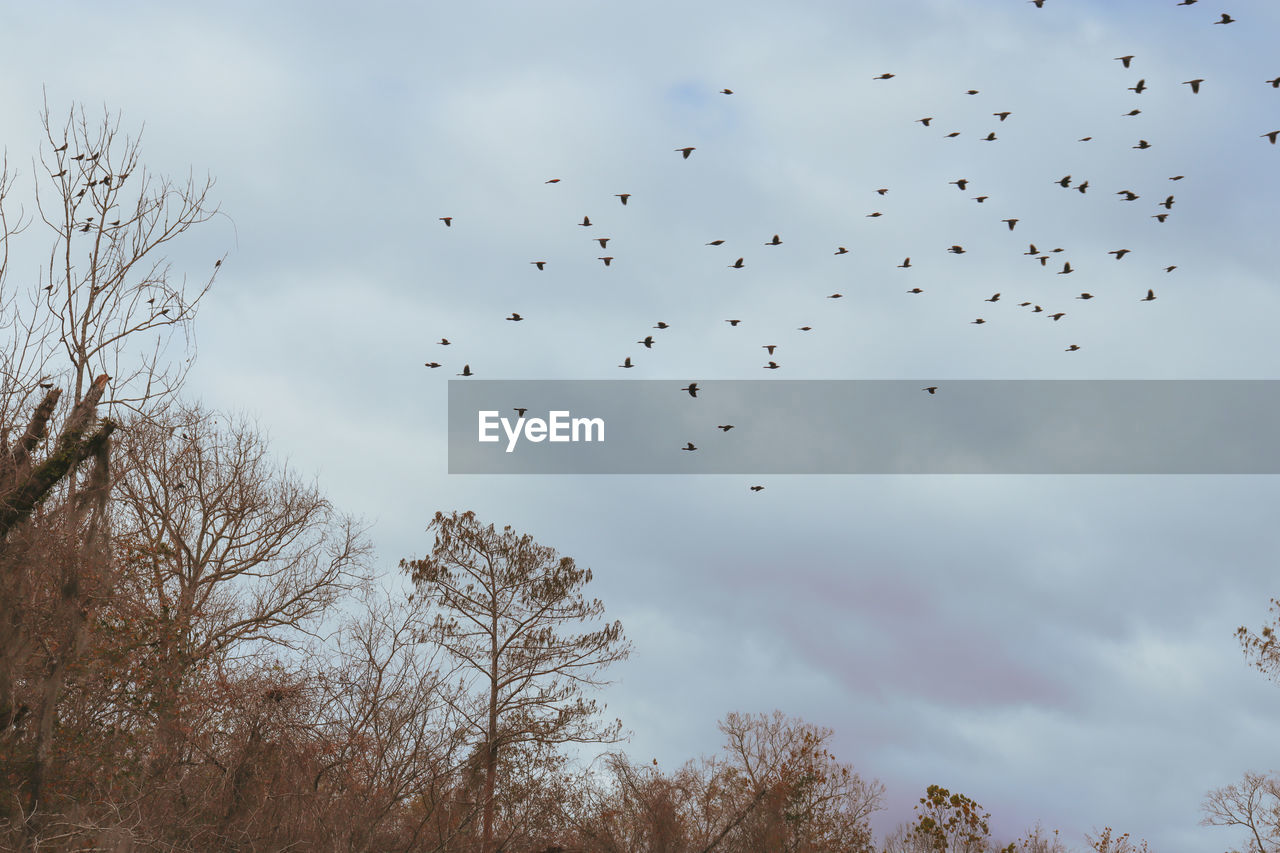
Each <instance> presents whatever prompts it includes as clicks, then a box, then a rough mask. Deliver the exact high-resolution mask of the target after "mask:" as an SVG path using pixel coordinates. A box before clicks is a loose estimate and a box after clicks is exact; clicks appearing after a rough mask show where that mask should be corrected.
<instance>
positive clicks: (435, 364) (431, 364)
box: [423, 361, 442, 368]
mask: <svg viewBox="0 0 1280 853" xmlns="http://www.w3.org/2000/svg"><path fill="white" fill-rule="evenodd" d="M423 366H424V367H431V368H436V367H441V366H442V365H441V364H440V362H438V361H426V362H423Z"/></svg>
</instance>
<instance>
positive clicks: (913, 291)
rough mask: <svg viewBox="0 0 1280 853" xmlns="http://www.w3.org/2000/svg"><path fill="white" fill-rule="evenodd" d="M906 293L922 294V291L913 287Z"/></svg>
mask: <svg viewBox="0 0 1280 853" xmlns="http://www.w3.org/2000/svg"><path fill="white" fill-rule="evenodd" d="M907 293H924V291H923V290H921V289H920V288H918V287H913V288H911V289H910V290H908V291H907Z"/></svg>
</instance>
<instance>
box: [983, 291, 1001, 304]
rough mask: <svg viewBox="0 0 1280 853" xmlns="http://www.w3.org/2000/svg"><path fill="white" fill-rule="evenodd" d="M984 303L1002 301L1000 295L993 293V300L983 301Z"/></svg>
mask: <svg viewBox="0 0 1280 853" xmlns="http://www.w3.org/2000/svg"><path fill="white" fill-rule="evenodd" d="M982 301H983V302H999V301H1000V294H998V293H993V294H992V295H991V298H990V299H984V300H982Z"/></svg>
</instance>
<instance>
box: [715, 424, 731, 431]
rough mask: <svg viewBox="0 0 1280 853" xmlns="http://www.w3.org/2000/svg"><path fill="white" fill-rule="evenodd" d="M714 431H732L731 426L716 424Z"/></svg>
mask: <svg viewBox="0 0 1280 853" xmlns="http://www.w3.org/2000/svg"><path fill="white" fill-rule="evenodd" d="M716 429H718V430H722V431H723V432H728V431H729V430H731V429H733V424H716Z"/></svg>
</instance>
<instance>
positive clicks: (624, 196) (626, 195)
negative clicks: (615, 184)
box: [614, 193, 631, 204]
mask: <svg viewBox="0 0 1280 853" xmlns="http://www.w3.org/2000/svg"><path fill="white" fill-rule="evenodd" d="M614 195H615V196H617V197H618V198H620V199H622V203H623V204H626V203H627V199H629V198H631V193H614Z"/></svg>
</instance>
